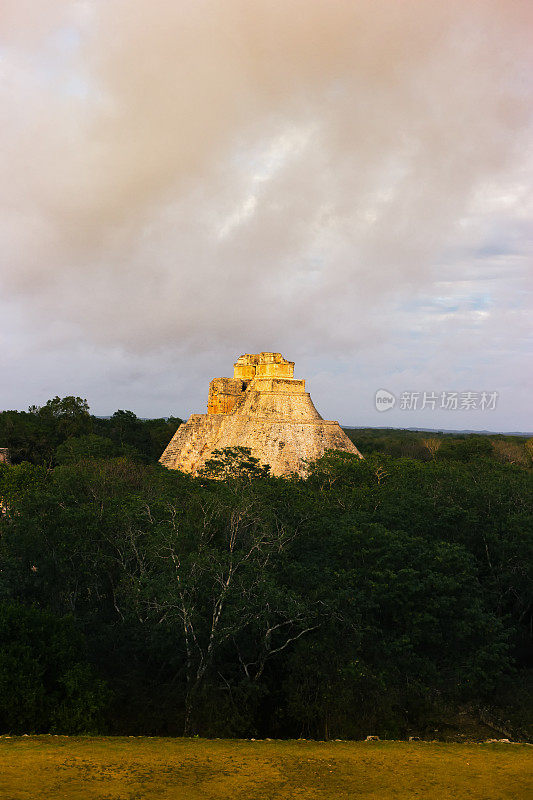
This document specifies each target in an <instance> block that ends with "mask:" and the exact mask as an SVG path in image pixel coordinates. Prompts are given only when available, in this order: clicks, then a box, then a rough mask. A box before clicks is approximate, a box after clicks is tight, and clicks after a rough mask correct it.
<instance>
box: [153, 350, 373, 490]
mask: <svg viewBox="0 0 533 800" xmlns="http://www.w3.org/2000/svg"><path fill="white" fill-rule="evenodd" d="M226 447H247V448H250V451H251V454H252V456H255V457H256V458H258V459H259V461H260V462H261V463H262V464H268V465H269V466H270V470H271V474H272V475H277V476H288V475H291V474H295V473H296V474H297V475H300V476H302V477H303V476H305V475H306V473H307V468H308V464H309V463H310V462H312V461H315V460H316V459H317V458H320V456H322V455H323V454H324V453H325V451H326V450H343V451H345V452H347V453H354V454H355V455H357V456H359V457H360V458H362V456H361V453H360V452H359V450H358V449H357V447H356V446H355V445H354V444H353V443H352V442H351V441H350V439H349V438H348V437H347V436H346V434H345V433H344V431H343V430H342V428H341V427H340V425H339V423H338V422H331V421H328V420H325V419H322V417H321V416H320V414H319V413H318V411H317V410H316V408H315V406H314V405H313V401H312V400H311V397H310V395H309V393H308V392H306V391H305V381H304V380H301V379H298V378H295V377H294V362H293V361H287V360H286V359H285V358H283V356H282V355H281V353H258V354H254V355H250V354H246V355H243V356H240V357H239V358H238V359H237V361H236V362H235V365H234V369H233V378H214V379H213V380H212V381H211V383H210V385H209V399H208V403H207V414H191V416H190V417H189V419H188V420H187V422H186V423H185V424H184V425H181V426H180V427H179V428H178V430H177V431H176V433H175V434H174V436H173V438H172V440H171V442H170V443H169V445H168V447H167V448H166V450H165V452H164V453H163V455H162V456H161V458H160V459H159V460H160V462H161V464H163V465H164V466H165V467H168V468H169V469H179V470H182V472H189V473H191V474H192V475H197V474H198V473H199V471H200V470H201V469H202V468H203V467H204V465H205V462H206V461H207V460H208V459H210V458H212V456H213V451H214V450H223V449H224V448H226Z"/></svg>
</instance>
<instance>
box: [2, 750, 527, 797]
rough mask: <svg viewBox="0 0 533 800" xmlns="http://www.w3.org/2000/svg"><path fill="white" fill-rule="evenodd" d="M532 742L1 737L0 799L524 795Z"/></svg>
mask: <svg viewBox="0 0 533 800" xmlns="http://www.w3.org/2000/svg"><path fill="white" fill-rule="evenodd" d="M532 774H533V747H531V746H529V745H522V744H485V745H483V744H440V743H426V742H310V741H309V742H308V741H288V742H285V741H258V742H253V741H238V740H237V741H228V740H209V741H208V740H205V739H159V738H144V737H139V738H137V737H136V738H124V737H67V736H31V737H12V738H6V737H2V738H0V798H1V799H2V800H62V799H63V798H65V799H67V800H82V799H83V800H166V798H168V799H169V800H170V798H172V800H200V798H202V800H219V799H220V800H222V798H224V800H233V799H234V798H235V799H236V800H288V799H289V798H291V799H292V798H294V800H296V799H297V800H322V799H323V798H331V800H348V799H349V800H356V798H357V800H360V799H361V798H364V799H365V800H366V798H368V800H370V799H371V800H415V798H420V800H452V798H453V800H527V799H528V798H531V797H533V783H532V780H531V775H532Z"/></svg>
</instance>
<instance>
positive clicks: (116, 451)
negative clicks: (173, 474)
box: [0, 397, 183, 467]
mask: <svg viewBox="0 0 533 800" xmlns="http://www.w3.org/2000/svg"><path fill="white" fill-rule="evenodd" d="M182 421H183V420H181V419H179V417H167V418H164V419H148V420H145V419H139V418H138V417H137V416H136V415H135V414H134V413H133V412H132V411H122V410H119V411H115V413H114V414H113V415H112V416H111V417H109V418H104V417H95V416H93V415H91V413H90V410H89V406H88V404H87V400H84V399H83V398H81V397H63V398H60V397H54V398H53V399H52V400H49V401H48V402H47V403H45V405H44V406H30V408H29V409H28V411H2V412H0V447H7V448H9V451H10V457H11V461H12V463H14V464H19V463H21V462H22V461H29V462H30V463H31V464H42V465H44V466H47V467H54V466H56V465H57V464H63V463H67V462H68V461H70V462H72V461H78V460H80V458H83V457H87V458H113V457H116V456H128V457H129V458H132V459H133V460H136V461H141V462H143V463H145V464H148V463H153V462H154V461H157V459H158V458H159V456H160V455H161V453H162V452H163V450H164V449H165V447H166V446H167V444H168V443H169V441H170V440H171V438H172V436H173V435H174V433H175V432H176V430H177V429H178V427H179V425H180V424H181V423H182Z"/></svg>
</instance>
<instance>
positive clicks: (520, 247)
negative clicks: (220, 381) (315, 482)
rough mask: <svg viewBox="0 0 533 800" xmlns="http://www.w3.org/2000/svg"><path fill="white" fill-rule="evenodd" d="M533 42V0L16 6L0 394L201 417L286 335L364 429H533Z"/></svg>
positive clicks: (6, 54)
mask: <svg viewBox="0 0 533 800" xmlns="http://www.w3.org/2000/svg"><path fill="white" fill-rule="evenodd" d="M531 41H533V4H532V3H531V2H530V0H500V1H499V2H495V1H493V0H479V2H477V1H476V0H460V2H459V1H457V2H455V1H454V0H447V2H446V3H443V2H442V0H438V2H437V1H436V0H435V2H434V1H433V0H416V2H415V1H414V0H403V1H402V2H398V0H368V2H362V1H360V0H346V1H344V0H285V2H277V0H218V1H215V0H190V1H188V0H180V1H179V2H176V0H150V2H148V0H92V1H91V0H85V1H81V0H80V1H79V2H74V1H73V0H70V2H69V0H64V2H61V0H25V1H22V0H3V3H2V8H1V11H0V114H1V119H0V204H1V220H0V248H1V249H0V291H1V295H0V336H1V342H0V408H26V407H27V406H28V405H29V404H30V403H41V402H45V401H46V400H47V399H48V398H49V397H51V396H53V395H55V394H60V395H64V394H78V395H81V396H83V397H87V398H88V400H89V403H90V405H91V408H92V410H93V412H94V413H99V414H108V413H112V412H113V411H114V410H115V409H116V408H118V407H120V408H130V409H132V410H133V411H135V412H136V413H138V414H139V415H140V416H154V415H163V414H168V413H174V414H178V415H180V416H186V415H187V414H188V413H190V412H191V411H201V410H203V406H204V404H205V400H206V394H207V382H208V380H209V379H210V378H211V377H214V376H218V375H224V374H225V375H228V374H231V365H232V363H233V361H234V360H235V358H236V357H237V356H238V355H240V354H241V353H242V352H257V351H260V350H275V351H280V352H282V353H283V354H284V355H285V356H286V357H289V358H291V359H292V360H295V361H296V373H297V375H298V376H299V377H300V376H301V377H306V378H307V379H308V388H309V389H310V391H311V393H312V396H313V398H314V400H315V403H316V405H317V406H318V408H319V410H320V411H321V413H322V414H323V415H324V416H326V417H328V418H336V419H340V420H341V421H342V422H344V423H345V424H352V425H398V426H405V427H408V426H417V425H418V426H428V427H441V426H442V427H446V428H474V429H483V428H486V429H492V430H496V429H500V430H531V429H532V428H533V423H532V422H531V418H530V414H529V413H528V412H529V411H530V407H531V392H532V389H533V387H532V385H531V382H530V380H529V375H530V369H528V366H529V365H528V356H530V354H531V338H530V330H531V325H530V317H529V318H528V312H529V313H531V266H532V262H533V246H532V235H531V233H532V213H533V180H532V179H533V147H532V146H531V143H532V141H533V137H532V132H533V125H532V120H533V93H532V75H533V72H532V67H533V64H532V56H531ZM528 323H529V325H528ZM379 388H385V389H388V390H390V391H392V392H394V393H395V394H397V395H399V394H400V393H401V392H403V391H413V392H423V391H435V392H439V391H443V390H448V391H453V390H458V391H465V390H470V391H474V392H475V391H477V392H481V391H497V392H498V393H499V399H498V404H497V407H496V409H495V410H493V411H484V412H481V411H469V412H467V411H464V412H461V411H459V410H458V411H439V410H437V409H435V410H428V409H426V410H424V411H423V412H420V411H407V410H402V409H400V408H399V406H398V405H397V406H396V408H395V409H394V410H392V411H389V412H387V413H386V414H378V413H377V412H376V411H375V410H374V399H373V398H374V392H375V391H376V390H377V389H379ZM0 444H1V443H0Z"/></svg>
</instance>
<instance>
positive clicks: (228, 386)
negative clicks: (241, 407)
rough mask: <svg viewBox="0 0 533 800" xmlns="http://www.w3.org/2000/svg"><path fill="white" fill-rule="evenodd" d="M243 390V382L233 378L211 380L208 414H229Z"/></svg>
mask: <svg viewBox="0 0 533 800" xmlns="http://www.w3.org/2000/svg"><path fill="white" fill-rule="evenodd" d="M243 390H244V386H243V382H242V381H241V380H236V379H234V378H213V380H212V381H211V383H210V384H209V398H208V400H207V413H208V414H229V412H230V411H233V409H234V408H235V403H236V402H237V400H238V399H239V398H240V397H241V395H242V393H243Z"/></svg>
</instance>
